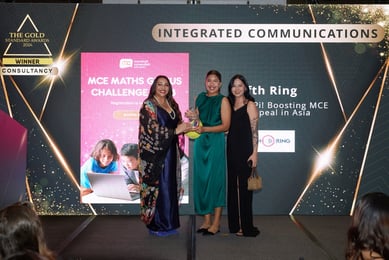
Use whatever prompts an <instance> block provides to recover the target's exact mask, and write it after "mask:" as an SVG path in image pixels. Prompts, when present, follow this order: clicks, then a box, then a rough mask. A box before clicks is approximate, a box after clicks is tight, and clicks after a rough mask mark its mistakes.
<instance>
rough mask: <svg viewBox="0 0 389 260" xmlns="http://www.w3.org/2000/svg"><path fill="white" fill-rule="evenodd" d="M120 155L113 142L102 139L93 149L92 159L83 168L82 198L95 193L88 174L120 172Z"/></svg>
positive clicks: (81, 177) (81, 180) (81, 178)
mask: <svg viewBox="0 0 389 260" xmlns="http://www.w3.org/2000/svg"><path fill="white" fill-rule="evenodd" d="M118 160H119V154H118V152H117V149H116V145H115V143H114V142H113V141H112V140H109V139H102V140H100V141H98V142H97V143H96V145H95V147H94V148H93V150H92V152H91V154H90V158H89V159H88V160H87V161H86V162H85V163H84V164H83V165H82V166H81V173H80V186H81V196H84V195H87V194H89V193H91V192H93V190H92V187H91V184H90V181H89V178H88V175H87V173H89V172H93V173H102V174H109V173H115V172H117V171H118V168H119V167H118Z"/></svg>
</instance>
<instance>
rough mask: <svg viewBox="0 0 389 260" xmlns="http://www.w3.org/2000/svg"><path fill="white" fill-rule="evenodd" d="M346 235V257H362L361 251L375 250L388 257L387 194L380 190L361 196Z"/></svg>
mask: <svg viewBox="0 0 389 260" xmlns="http://www.w3.org/2000/svg"><path fill="white" fill-rule="evenodd" d="M347 236H348V243H347V251H346V258H347V259H363V257H362V252H363V251H368V252H376V253H378V254H380V255H381V257H382V258H384V259H389V196H387V195H386V194H384V193H382V192H373V193H368V194H365V195H364V196H362V198H361V199H360V200H359V201H358V202H357V204H356V207H355V211H354V214H353V216H352V221H351V226H350V228H349V230H348V233H347Z"/></svg>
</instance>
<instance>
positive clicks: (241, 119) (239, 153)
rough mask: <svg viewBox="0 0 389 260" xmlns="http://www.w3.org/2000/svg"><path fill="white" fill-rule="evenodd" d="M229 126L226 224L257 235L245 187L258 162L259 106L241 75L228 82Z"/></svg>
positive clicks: (243, 233)
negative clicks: (230, 112)
mask: <svg viewBox="0 0 389 260" xmlns="http://www.w3.org/2000/svg"><path fill="white" fill-rule="evenodd" d="M228 99H229V101H230V103H231V107H232V114H231V126H230V129H229V132H228V136H227V168H228V193H227V204H228V206H227V208H228V227H229V230H230V232H231V233H236V235H237V236H250V237H253V236H257V235H258V234H259V230H258V229H257V228H256V227H254V226H253V210H252V201H253V192H252V191H249V190H248V189H247V179H248V178H249V176H250V174H251V169H252V167H256V166H257V148H258V119H259V114H258V109H257V107H256V105H255V99H254V98H253V97H252V96H251V95H250V93H249V88H248V83H247V80H246V79H245V77H244V76H242V75H235V76H234V77H232V78H231V80H230V83H229V85H228Z"/></svg>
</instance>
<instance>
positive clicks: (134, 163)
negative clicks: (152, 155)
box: [120, 143, 140, 200]
mask: <svg viewBox="0 0 389 260" xmlns="http://www.w3.org/2000/svg"><path fill="white" fill-rule="evenodd" d="M120 162H121V165H120V174H123V175H124V176H125V178H124V180H125V182H126V184H127V188H128V191H129V192H130V194H131V198H132V200H135V199H139V197H140V194H139V192H140V184H139V171H138V166H139V160H138V144H131V143H127V144H123V146H122V148H121V149H120Z"/></svg>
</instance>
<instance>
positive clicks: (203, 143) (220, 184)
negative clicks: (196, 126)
mask: <svg viewBox="0 0 389 260" xmlns="http://www.w3.org/2000/svg"><path fill="white" fill-rule="evenodd" d="M223 97H224V96H223V95H221V94H219V95H217V96H211V97H208V96H207V95H206V93H205V92H203V93H201V94H200V95H199V96H198V97H197V99H196V107H197V108H198V110H199V114H200V120H201V122H202V123H203V126H215V125H220V124H221V122H222V121H221V111H220V110H221V109H220V108H221V104H222V99H223ZM225 138H226V137H225V133H224V132H219V133H208V132H204V133H202V134H201V135H200V137H199V138H197V139H195V141H194V156H193V159H194V166H193V171H194V174H193V194H194V204H195V211H196V213H197V214H199V215H206V214H212V213H213V211H214V208H217V207H224V206H225V205H226V152H225V144H226V139H225Z"/></svg>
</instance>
